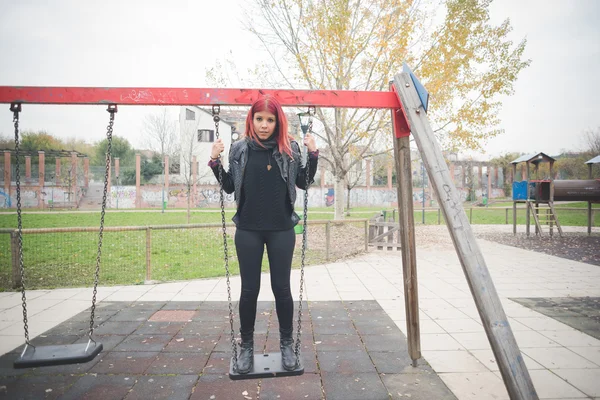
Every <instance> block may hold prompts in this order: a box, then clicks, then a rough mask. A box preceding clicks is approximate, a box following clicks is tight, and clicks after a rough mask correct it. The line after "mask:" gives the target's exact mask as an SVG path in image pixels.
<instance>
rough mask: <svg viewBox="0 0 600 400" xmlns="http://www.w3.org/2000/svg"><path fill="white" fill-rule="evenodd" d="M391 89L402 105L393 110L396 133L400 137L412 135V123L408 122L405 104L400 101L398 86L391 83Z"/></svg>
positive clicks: (393, 123)
mask: <svg viewBox="0 0 600 400" xmlns="http://www.w3.org/2000/svg"><path fill="white" fill-rule="evenodd" d="M390 89H391V91H392V92H393V93H394V94H395V95H396V96H397V97H398V104H400V107H399V108H397V109H394V110H392V126H393V128H394V135H395V136H396V137H397V138H398V139H400V138H401V137H406V136H410V123H409V122H408V118H406V111H405V110H404V106H403V105H402V102H401V101H400V96H399V95H398V92H397V91H396V87H395V86H394V85H393V84H391V85H390Z"/></svg>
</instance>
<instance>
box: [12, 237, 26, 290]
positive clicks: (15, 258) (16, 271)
mask: <svg viewBox="0 0 600 400" xmlns="http://www.w3.org/2000/svg"><path fill="white" fill-rule="evenodd" d="M10 254H11V259H12V287H13V289H17V288H20V287H21V286H22V285H23V282H22V281H21V265H20V264H19V234H18V232H17V230H16V229H15V230H14V231H12V232H11V233H10Z"/></svg>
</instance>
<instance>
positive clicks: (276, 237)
mask: <svg viewBox="0 0 600 400" xmlns="http://www.w3.org/2000/svg"><path fill="white" fill-rule="evenodd" d="M265 244H266V245H267V254H268V256H269V269H270V272H271V289H272V290H273V294H274V295H275V307H276V310H277V318H278V319H279V332H280V335H281V336H282V337H291V335H292V331H293V319H294V300H293V299H292V291H291V289H290V272H291V269H292V257H293V255H294V246H295V244H296V234H295V232H294V229H293V228H292V229H289V230H285V231H246V230H242V229H236V231H235V247H236V250H237V256H238V260H239V263H240V276H241V278H242V293H241V296H240V309H239V312H240V333H241V336H242V340H243V341H244V340H250V339H251V338H252V336H253V334H254V322H255V321H256V302H257V300H258V293H259V291H260V274H261V264H262V259H263V253H264V248H265Z"/></svg>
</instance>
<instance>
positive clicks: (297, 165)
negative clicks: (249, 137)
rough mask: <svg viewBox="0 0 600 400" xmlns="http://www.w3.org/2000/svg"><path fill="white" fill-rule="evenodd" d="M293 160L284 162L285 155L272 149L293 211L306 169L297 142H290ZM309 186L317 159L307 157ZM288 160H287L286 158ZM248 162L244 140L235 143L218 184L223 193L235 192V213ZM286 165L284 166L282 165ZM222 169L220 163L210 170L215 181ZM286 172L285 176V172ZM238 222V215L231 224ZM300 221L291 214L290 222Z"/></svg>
mask: <svg viewBox="0 0 600 400" xmlns="http://www.w3.org/2000/svg"><path fill="white" fill-rule="evenodd" d="M291 145H292V154H293V156H294V157H293V159H292V160H289V162H285V160H284V159H283V157H287V155H283V156H282V155H281V154H280V153H279V151H277V149H273V150H272V151H273V153H272V156H273V159H274V160H275V161H276V162H277V165H278V166H279V170H280V171H282V179H284V180H285V181H286V182H287V188H288V194H289V199H290V202H291V206H292V210H294V203H295V202H296V186H298V187H299V188H300V189H303V190H306V189H307V187H306V167H305V166H304V167H303V166H302V165H301V153H300V146H299V145H298V142H296V141H293V140H292V142H291ZM309 158H310V163H309V171H308V173H309V175H308V177H309V185H310V184H312V183H313V182H314V177H315V174H316V172H317V162H318V157H317V156H313V155H309ZM288 159H289V158H288ZM247 161H248V143H247V141H246V140H245V139H242V140H239V141H237V142H235V143H234V144H233V145H232V146H231V149H230V151H229V171H225V170H223V181H222V182H220V183H221V185H222V186H223V190H224V191H225V193H234V192H235V202H236V206H237V211H238V212H239V207H240V196H241V194H242V184H243V181H244V172H245V169H246V162H247ZM284 164H286V165H284ZM220 168H222V164H221V163H220V162H218V163H215V164H213V166H212V170H213V173H214V174H215V177H216V178H217V180H219V169H220ZM286 170H287V174H286V173H285V171H286ZM238 220H239V217H238V213H236V214H235V215H234V217H233V222H235V223H236V224H237V222H238ZM298 221H300V218H299V217H298V214H296V212H292V222H293V223H294V225H296V224H297V223H298Z"/></svg>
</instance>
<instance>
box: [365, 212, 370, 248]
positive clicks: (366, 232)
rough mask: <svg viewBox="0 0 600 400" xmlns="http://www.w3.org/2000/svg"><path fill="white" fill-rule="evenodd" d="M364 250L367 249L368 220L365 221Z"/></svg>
mask: <svg viewBox="0 0 600 400" xmlns="http://www.w3.org/2000/svg"><path fill="white" fill-rule="evenodd" d="M365 251H369V221H368V220H366V221H365Z"/></svg>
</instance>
